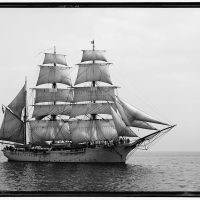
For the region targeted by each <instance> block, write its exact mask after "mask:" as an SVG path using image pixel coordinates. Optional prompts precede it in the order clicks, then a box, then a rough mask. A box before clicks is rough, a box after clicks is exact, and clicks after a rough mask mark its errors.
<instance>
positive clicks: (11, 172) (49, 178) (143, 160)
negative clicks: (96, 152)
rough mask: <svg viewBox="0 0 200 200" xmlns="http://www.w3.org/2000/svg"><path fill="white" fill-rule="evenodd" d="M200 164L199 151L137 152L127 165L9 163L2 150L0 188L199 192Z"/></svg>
mask: <svg viewBox="0 0 200 200" xmlns="http://www.w3.org/2000/svg"><path fill="white" fill-rule="evenodd" d="M183 163H184V165H183ZM199 166H200V155H199V153H173V152H172V153H153V152H142V153H141V152H137V153H136V154H135V155H134V156H132V157H131V158H130V159H129V160H128V162H127V163H126V164H120V163H117V164H116V163H113V164H112V163H109V164H97V163H96V164H95V163H94V164H91V163H90V164H89V163H87V164H86V163H85V164H84V163H39V162H15V161H10V162H7V159H6V158H5V157H4V156H3V154H2V152H1V153H0V183H1V184H0V190H1V191H2V190H4V191H22V192H23V191H47V192H48V191H58V192H59V191H62V192H63V191H64V192H69V191H71V192H82V191H83V192H95V191H96V192H119V191H121V192H134V191H140V192H143V191H199V190H200V186H199V185H200V179H199Z"/></svg>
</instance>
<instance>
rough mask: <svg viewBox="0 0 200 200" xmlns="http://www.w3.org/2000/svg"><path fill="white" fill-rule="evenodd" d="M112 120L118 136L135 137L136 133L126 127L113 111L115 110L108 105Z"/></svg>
mask: <svg viewBox="0 0 200 200" xmlns="http://www.w3.org/2000/svg"><path fill="white" fill-rule="evenodd" d="M110 109H111V112H112V116H113V121H114V124H115V128H116V130H117V133H118V135H119V136H127V137H137V135H136V134H135V133H134V132H133V131H132V130H131V129H129V128H128V127H126V125H125V123H124V122H123V121H122V119H121V118H120V116H119V115H118V114H117V113H116V112H115V110H114V109H113V108H112V107H110Z"/></svg>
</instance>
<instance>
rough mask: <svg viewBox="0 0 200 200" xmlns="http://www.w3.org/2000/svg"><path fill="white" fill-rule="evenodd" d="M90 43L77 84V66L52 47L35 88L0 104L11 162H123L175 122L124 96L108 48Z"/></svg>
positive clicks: (2, 133)
mask: <svg viewBox="0 0 200 200" xmlns="http://www.w3.org/2000/svg"><path fill="white" fill-rule="evenodd" d="M91 43H92V49H91V50H83V54H82V59H81V62H80V63H79V64H77V66H78V71H77V77H76V80H75V83H74V84H72V81H71V70H72V69H73V68H71V67H69V66H68V65H67V62H66V58H65V55H63V54H57V53H56V49H55V47H54V52H53V53H45V54H44V62H43V64H42V65H40V66H39V68H40V71H39V76H38V80H37V83H36V87H35V88H30V89H27V81H25V85H24V86H23V87H22V89H21V90H20V91H19V93H18V94H17V96H16V97H15V98H14V100H13V101H12V102H11V103H10V104H9V105H8V106H4V105H3V106H2V110H3V113H4V118H3V122H2V125H1V129H0V140H1V143H3V144H4V149H3V150H2V151H3V153H4V155H5V156H6V157H7V158H8V160H13V161H23V162H24V161H35V162H83V163H111V162H116V163H125V162H126V160H127V159H128V158H129V157H130V156H131V155H132V154H133V152H135V150H136V149H138V148H141V147H144V146H145V147H148V146H149V145H151V144H152V143H153V142H154V141H155V140H157V139H158V138H159V137H160V136H162V135H163V134H165V133H166V132H168V131H170V130H171V129H172V128H173V127H174V126H175V125H169V124H168V123H165V122H162V121H160V120H157V119H155V118H153V117H152V116H150V115H148V114H146V113H144V112H143V111H141V110H139V109H137V108H135V107H134V106H132V105H130V104H129V103H127V102H126V101H124V100H123V99H121V97H119V96H118V95H117V90H118V87H117V86H115V85H113V83H112V81H111V76H110V73H109V66H110V64H111V63H109V62H108V61H107V59H106V57H105V51H104V50H96V49H95V45H94V41H92V42H91ZM29 92H31V93H32V94H33V95H32V96H33V101H32V103H30V102H28V101H27V94H28V93H29ZM31 110H32V112H31ZM156 124H157V125H156ZM155 125H156V126H159V127H161V128H156V127H155ZM136 129H140V131H143V130H144V129H146V130H144V132H145V135H143V136H142V137H139V136H138V135H137V134H136V131H135V130H136ZM146 132H148V133H146Z"/></svg>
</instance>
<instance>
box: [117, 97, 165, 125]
mask: <svg viewBox="0 0 200 200" xmlns="http://www.w3.org/2000/svg"><path fill="white" fill-rule="evenodd" d="M117 99H118V101H119V103H120V105H121V106H122V107H123V109H124V113H125V115H126V118H127V120H126V121H127V123H128V122H129V123H132V122H133V121H134V120H140V121H145V122H152V123H156V124H162V125H168V124H166V123H164V122H161V121H158V120H156V119H154V118H153V117H151V116H150V115H147V114H146V113H144V112H142V111H140V110H138V109H136V108H135V107H133V106H131V105H129V104H128V103H126V102H124V101H122V100H121V99H120V98H119V97H117Z"/></svg>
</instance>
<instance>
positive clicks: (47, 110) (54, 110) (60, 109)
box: [32, 104, 72, 119]
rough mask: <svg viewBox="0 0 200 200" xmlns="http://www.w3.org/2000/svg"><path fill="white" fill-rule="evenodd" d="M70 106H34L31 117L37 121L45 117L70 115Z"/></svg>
mask: <svg viewBox="0 0 200 200" xmlns="http://www.w3.org/2000/svg"><path fill="white" fill-rule="evenodd" d="M71 109H72V106H71V105H69V104H56V105H53V104H52V105H34V111H33V115H32V117H35V118H37V119H38V117H43V116H47V115H68V116H69V115H70V112H71Z"/></svg>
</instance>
